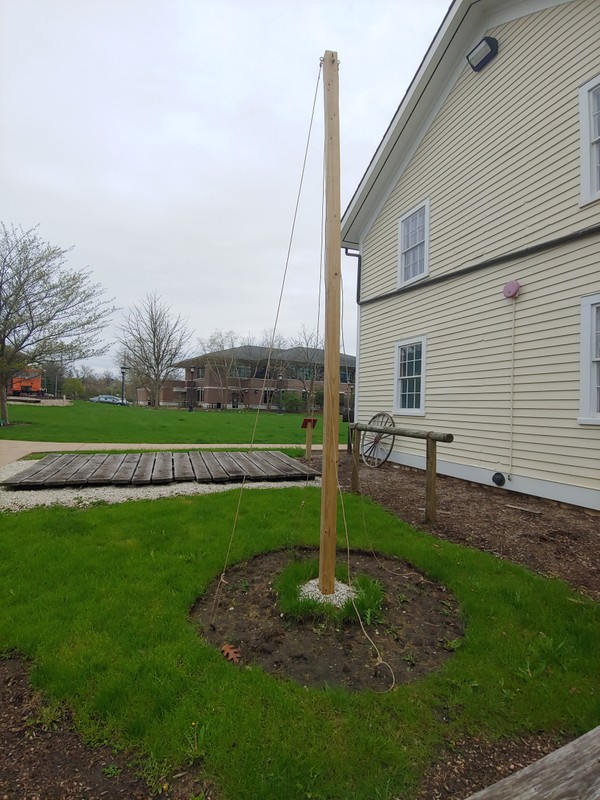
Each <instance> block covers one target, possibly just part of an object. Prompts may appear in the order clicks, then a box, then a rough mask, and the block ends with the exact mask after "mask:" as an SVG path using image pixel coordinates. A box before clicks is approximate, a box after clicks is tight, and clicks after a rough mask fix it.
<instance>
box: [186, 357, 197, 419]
mask: <svg viewBox="0 0 600 800" xmlns="http://www.w3.org/2000/svg"><path fill="white" fill-rule="evenodd" d="M195 369H196V368H195V367H190V375H191V380H190V401H189V404H188V411H193V410H194V370H195Z"/></svg>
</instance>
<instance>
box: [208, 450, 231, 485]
mask: <svg viewBox="0 0 600 800" xmlns="http://www.w3.org/2000/svg"><path fill="white" fill-rule="evenodd" d="M202 458H203V459H204V463H205V465H206V467H207V469H208V471H209V472H210V477H211V479H212V481H214V482H215V483H225V482H226V481H228V480H229V475H228V474H227V472H226V471H225V470H224V469H223V467H222V466H221V464H220V463H219V462H218V461H217V459H216V458H215V454H214V453H202Z"/></svg>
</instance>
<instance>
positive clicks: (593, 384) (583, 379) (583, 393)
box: [579, 294, 600, 425]
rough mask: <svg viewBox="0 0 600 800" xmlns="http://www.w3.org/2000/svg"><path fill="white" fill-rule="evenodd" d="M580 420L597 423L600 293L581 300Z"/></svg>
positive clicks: (599, 421) (599, 418) (599, 422)
mask: <svg viewBox="0 0 600 800" xmlns="http://www.w3.org/2000/svg"><path fill="white" fill-rule="evenodd" d="M580 357H581V371H580V385H579V389H580V407H579V414H580V416H579V422H581V423H583V424H586V423H587V424H588V425H600V294H592V295H588V296H587V297H584V298H583V299H582V301H581V342H580Z"/></svg>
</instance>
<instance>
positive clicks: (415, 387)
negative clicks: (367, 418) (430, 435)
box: [394, 336, 426, 414]
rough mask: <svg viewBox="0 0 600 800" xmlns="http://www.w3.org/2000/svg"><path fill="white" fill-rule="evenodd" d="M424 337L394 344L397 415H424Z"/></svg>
mask: <svg viewBox="0 0 600 800" xmlns="http://www.w3.org/2000/svg"><path fill="white" fill-rule="evenodd" d="M425 344H426V343H425V337H424V336H421V337H418V338H414V339H407V340H405V341H402V342H398V343H397V344H396V399H395V403H394V405H395V411H396V412H397V413H399V414H424V413H425Z"/></svg>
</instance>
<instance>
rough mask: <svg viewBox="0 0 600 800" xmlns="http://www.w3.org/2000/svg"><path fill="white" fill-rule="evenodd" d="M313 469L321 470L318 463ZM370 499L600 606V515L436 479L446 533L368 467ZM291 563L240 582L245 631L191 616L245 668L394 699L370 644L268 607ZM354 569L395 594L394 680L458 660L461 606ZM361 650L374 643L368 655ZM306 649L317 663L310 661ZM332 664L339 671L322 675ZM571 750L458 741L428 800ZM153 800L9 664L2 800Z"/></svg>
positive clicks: (411, 477) (400, 483)
mask: <svg viewBox="0 0 600 800" xmlns="http://www.w3.org/2000/svg"><path fill="white" fill-rule="evenodd" d="M312 463H313V466H317V467H318V466H319V464H318V460H317V459H313V462H312ZM350 474H351V462H350V459H349V458H348V457H347V456H345V455H344V456H343V457H342V458H341V459H340V483H341V485H342V488H344V489H349V487H350ZM360 491H361V493H363V494H365V495H368V496H370V497H372V498H373V499H374V500H375V501H376V502H378V503H379V504H381V505H382V506H383V507H384V508H386V509H388V510H389V511H390V512H392V513H393V514H396V515H398V516H399V517H400V518H401V519H403V520H405V521H407V522H409V523H411V524H414V525H416V526H418V527H419V528H421V529H424V530H427V531H430V532H431V533H433V534H434V535H436V536H438V537H440V538H442V539H447V540H450V541H454V542H458V543H460V544H464V545H467V546H470V547H475V548H478V549H481V550H484V551H487V552H490V553H494V554H495V555H498V556H500V557H502V558H507V559H510V560H511V561H513V562H515V563H518V564H522V565H524V566H526V567H528V568H529V569H531V570H533V571H535V572H538V573H540V574H543V575H546V576H553V577H559V578H562V579H563V580H565V581H567V582H568V583H569V584H570V585H571V586H573V587H574V588H575V589H577V590H579V591H581V592H583V593H584V594H586V595H588V596H589V597H592V598H594V599H595V600H597V601H600V547H598V540H599V537H600V516H599V515H598V514H593V513H591V512H586V511H584V510H582V509H580V508H577V507H575V506H567V505H562V504H561V505H559V504H556V503H551V502H548V501H543V500H539V499H536V498H531V497H526V496H522V495H516V494H513V493H509V492H507V491H505V490H503V489H496V488H493V487H481V486H478V485H472V484H469V483H466V482H463V481H459V480H456V479H452V478H446V477H443V476H438V492H437V497H438V521H437V523H436V524H435V525H431V524H425V523H424V507H425V484H424V476H423V473H422V472H420V471H417V470H410V469H407V468H403V467H398V466H394V465H391V464H385V465H384V466H383V467H381V468H379V469H369V468H367V467H361V470H360ZM296 555H297V556H303V555H306V553H302V552H300V553H296ZM282 558H284V555H283V554H282V553H276V554H270V555H269V556H261V557H258V558H256V559H252V560H251V561H250V562H248V563H247V564H246V565H239V566H237V567H235V568H234V569H233V570H231V571H230V573H232V574H231V575H229V576H228V584H227V586H228V587H229V588H230V590H231V591H232V592H234V595H232V598H233V600H234V602H233V604H232V605H233V608H234V609H235V608H238V607H239V606H241V605H242V603H241V602H240V601H241V600H242V598H243V600H244V604H243V605H247V606H248V608H249V609H250V608H251V609H252V610H249V611H248V612H247V616H246V619H245V620H244V618H243V617H242V616H241V615H239V614H238V613H237V612H236V613H235V614H234V613H233V612H224V611H219V614H221V617H219V618H218V619H215V620H214V625H215V628H216V630H215V631H213V630H212V629H211V627H210V623H208V624H207V620H206V618H204V621H202V616H201V614H202V607H201V605H200V604H199V605H198V606H197V607H196V608H195V609H193V610H192V617H193V619H194V620H195V622H196V624H202V625H204V628H205V631H206V634H205V635H207V636H209V637H211V636H212V635H213V634H214V636H213V637H212V638H213V641H214V642H215V644H217V645H218V646H219V647H220V646H221V645H222V644H225V643H228V642H227V641H225V640H227V639H230V640H231V641H230V642H229V643H230V644H233V645H237V646H239V651H240V652H239V658H240V661H242V660H244V661H245V660H248V661H249V660H258V661H259V662H260V663H262V664H263V666H264V668H265V669H269V670H271V671H273V672H274V673H276V674H285V675H291V676H292V677H294V678H295V679H296V680H299V681H301V682H303V683H305V684H306V685H323V683H329V682H339V683H342V684H343V685H345V686H347V687H348V688H349V689H350V690H352V691H357V690H360V689H361V688H362V687H363V686H364V684H365V681H366V682H367V683H368V684H369V685H370V686H371V688H375V689H376V690H378V691H385V690H386V688H388V687H389V686H390V681H391V672H390V669H389V668H388V666H387V665H386V664H383V663H379V662H378V656H377V654H376V653H375V651H374V650H373V648H372V647H371V646H369V645H368V644H364V643H363V641H364V637H363V636H362V634H361V636H360V637H359V636H358V634H357V635H356V637H355V634H354V632H352V631H351V632H350V633H349V632H348V629H347V627H346V626H343V627H341V628H340V629H339V630H336V629H335V627H334V626H322V627H319V626H317V630H311V626H309V625H305V626H304V630H302V631H301V633H300V632H299V631H298V629H297V628H295V627H294V628H292V627H291V626H289V627H288V626H286V624H285V623H284V622H283V621H282V620H281V618H280V617H279V616H278V614H277V612H276V610H275V609H274V604H273V603H271V602H266V603H265V596H267V597H268V596H269V595H268V594H266V592H267V591H268V585H267V584H265V581H266V573H267V572H269V573H270V575H271V576H272V575H273V571H272V570H273V569H274V568H275V563H274V564H270V563H269V562H268V559H274V561H275V562H277V561H278V559H282ZM353 559H354V563H355V568H356V569H357V571H361V572H367V573H368V574H371V575H374V576H376V577H378V578H379V579H380V580H382V583H384V586H385V587H386V591H387V597H388V602H389V607H388V609H387V611H386V615H387V617H386V619H385V620H384V621H383V622H382V623H381V624H378V625H377V627H376V628H375V630H377V631H378V633H377V634H376V635H375V636H374V637H373V638H374V642H375V643H376V644H377V646H378V649H379V650H380V654H381V656H382V658H383V660H384V661H385V660H387V663H388V664H389V665H390V666H391V667H392V670H393V672H394V678H395V680H396V682H397V683H400V682H402V681H410V680H414V679H416V678H417V677H419V676H420V675H421V674H424V672H426V671H427V670H430V669H435V668H436V667H437V665H438V664H440V663H441V662H442V661H443V660H444V659H445V658H451V657H452V649H453V648H452V642H453V641H454V640H456V639H457V638H459V637H460V635H461V630H462V628H461V624H462V623H461V619H460V614H459V613H458V609H457V607H456V603H455V601H454V598H453V597H452V595H451V594H450V593H449V592H447V591H446V590H445V588H444V587H441V586H439V585H437V584H434V583H431V582H430V581H428V580H427V578H426V576H423V575H420V574H419V573H416V572H415V571H414V570H413V569H412V568H408V567H407V565H405V564H402V562H399V561H397V560H394V559H387V558H386V559H379V560H375V559H373V557H372V556H369V555H368V554H361V553H355V554H353ZM267 566H268V569H267V568H266V567H267ZM230 577H233V579H232V580H229V578H230ZM388 587H390V588H388ZM236 593H237V594H236ZM257 595H259V596H257ZM271 596H272V595H271ZM389 598H392V599H391V600H390V599H389ZM232 605H230V606H228V608H231V607H232ZM408 606H410V608H411V612H412V615H413V616H415V620H414V624H413V625H412V627H411V630H410V632H408V633H406V632H405V630H404V626H403V630H402V635H400V634H399V630H398V626H397V625H395V624H394V622H393V618H394V617H397V615H402V616H403V619H402V622H403V623H404V622H405V617H406V615H404V613H403V612H404V611H406V609H407V607H408ZM417 608H419V612H418V613H416V612H415V609H417ZM204 613H205V614H206V609H204ZM227 614H229V615H232V620H233V621H234V625H233V627H231V628H225V622H224V621H223V619H222V617H223V615H224V616H225V617H227ZM426 622H427V625H426V624H425V623H426ZM227 624H228V625H230V624H231V620H227ZM250 625H251V629H249V628H250ZM236 626H241V627H236ZM246 626H247V627H248V629H246ZM313 627H314V626H313ZM292 633H293V635H292ZM300 637H305V638H300ZM359 638H360V639H361V640H363V641H361V643H360V644H359V642H358V639H359ZM317 649H318V650H317ZM307 651H308V652H311V653H313V652H315V651H318V652H319V653H320V655H319V657H318V658H312V657H311V658H307V657H306V653H307ZM282 652H284V653H286V654H287V657H286V658H283V657H282V655H281V653H282ZM236 657H237V656H236ZM328 659H329V661H330V662H331V663H332V664H334V666H333V667H332V668H331V670H330V669H329V667H328V668H327V670H325V671H323V669H322V665H323V663H324V662H327V660H328ZM312 665H316V667H317V669H316V670H313V669H312ZM365 665H368V669H365ZM232 668H235V667H234V666H233V665H232ZM367 676H368V677H367ZM565 742H566V739H565V738H564V737H561V736H560V734H558V733H557V734H556V735H553V736H548V735H544V736H531V737H527V738H517V739H514V740H505V741H502V742H500V743H497V742H496V743H493V744H490V743H488V742H486V741H484V740H482V739H479V738H472V739H468V740H465V741H462V742H453V743H452V747H449V749H448V750H447V752H442V753H440V754H439V758H438V759H437V761H436V763H434V764H433V765H432V767H431V769H430V771H429V773H428V775H426V777H425V780H424V782H423V786H422V788H421V792H420V794H419V800H464V798H466V797H468V796H469V795H470V794H472V793H473V792H476V791H479V790H480V789H482V788H484V787H485V786H488V785H490V784H492V783H494V782H496V781H498V780H500V779H501V778H503V777H505V776H507V775H509V774H512V773H513V772H515V771H516V770H518V769H521V768H522V767H524V766H526V765H528V764H530V763H532V762H533V761H536V760H537V759H539V758H541V757H542V756H544V755H546V754H547V753H549V752H551V751H552V750H554V749H556V748H557V747H559V746H560V745H561V744H564V743H565ZM162 783H163V788H162V789H161V797H162V798H171V799H172V800H188V798H190V797H192V796H194V795H199V794H200V793H201V792H204V798H205V800H216V798H217V797H218V795H217V792H216V790H215V789H214V787H212V786H211V785H210V784H209V783H208V782H205V781H204V780H203V776H202V775H201V774H200V773H196V774H194V772H193V771H192V770H182V771H181V772H180V773H177V774H176V775H166V776H164V779H163V781H162ZM152 796H155V795H153V792H152V791H151V788H150V787H149V786H148V785H147V784H146V783H145V782H144V781H143V780H142V779H141V778H140V777H139V776H138V775H136V772H135V767H134V765H133V764H132V763H131V762H130V761H128V758H127V756H126V755H125V754H123V753H117V754H115V753H113V752H111V751H110V750H109V749H108V748H91V747H88V746H86V745H85V744H84V743H83V742H82V741H81V739H80V737H79V736H78V735H77V733H76V732H75V730H74V727H73V725H72V721H71V719H70V717H69V715H68V713H66V712H65V713H64V714H62V715H56V714H50V715H49V714H48V711H47V707H46V706H45V705H44V702H43V699H42V698H41V697H40V695H39V693H37V692H35V691H34V690H33V689H32V688H31V685H30V683H29V680H28V666H27V664H25V663H24V662H23V661H22V660H20V659H19V658H18V657H16V656H14V657H10V658H6V659H4V660H1V661H0V800H105V799H108V800H113V798H114V799H115V800H120V798H123V799H124V798H130V800H146V798H150V797H152ZM365 800H366V799H365Z"/></svg>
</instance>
